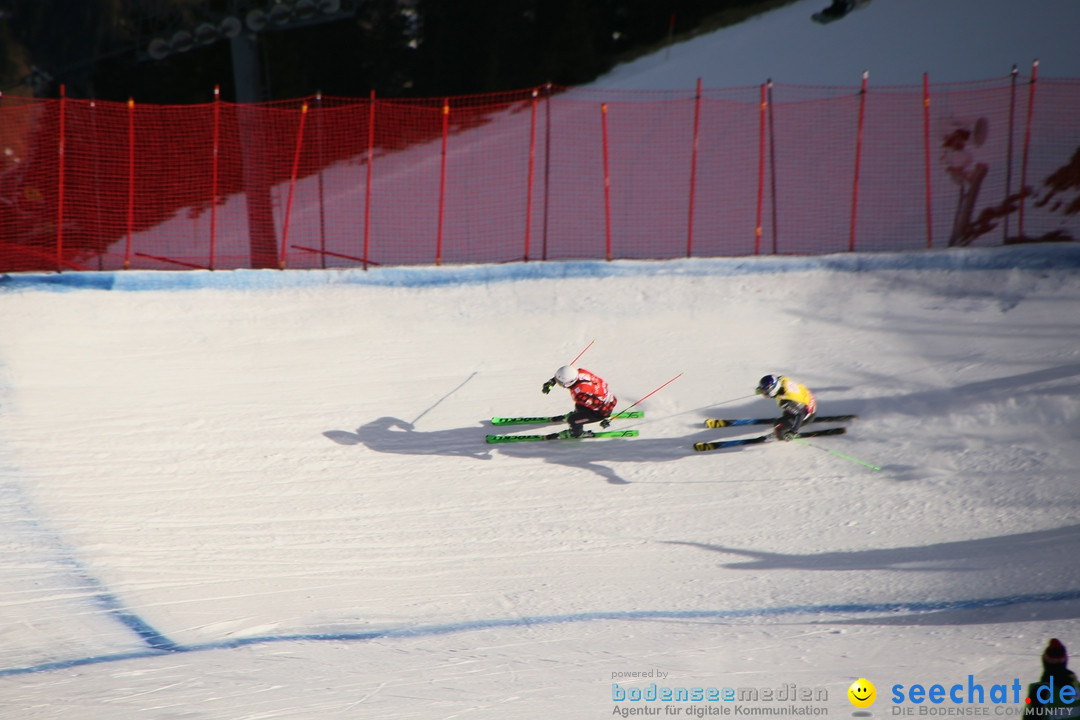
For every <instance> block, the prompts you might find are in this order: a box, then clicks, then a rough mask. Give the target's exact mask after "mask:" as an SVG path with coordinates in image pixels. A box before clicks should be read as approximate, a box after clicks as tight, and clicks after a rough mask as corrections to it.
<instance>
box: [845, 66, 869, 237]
mask: <svg viewBox="0 0 1080 720" xmlns="http://www.w3.org/2000/svg"><path fill="white" fill-rule="evenodd" d="M869 77H870V72H869V71H863V75H862V89H861V90H859V131H858V134H857V135H856V140H855V178H854V181H853V183H852V185H853V187H852V192H851V239H850V240H849V241H848V250H849V251H851V252H855V217H856V215H857V214H858V210H859V164H860V162H861V160H862V143H863V123H864V122H865V119H866V82H867V79H868V78H869Z"/></svg>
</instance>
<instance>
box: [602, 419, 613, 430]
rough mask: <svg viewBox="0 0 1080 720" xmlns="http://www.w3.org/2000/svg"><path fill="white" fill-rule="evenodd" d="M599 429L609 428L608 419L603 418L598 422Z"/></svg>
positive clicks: (609, 421)
mask: <svg viewBox="0 0 1080 720" xmlns="http://www.w3.org/2000/svg"><path fill="white" fill-rule="evenodd" d="M600 427H602V428H606V427H611V420H609V419H608V418H604V419H603V420H601V421H600Z"/></svg>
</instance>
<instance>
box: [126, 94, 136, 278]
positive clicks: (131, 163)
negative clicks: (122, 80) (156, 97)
mask: <svg viewBox="0 0 1080 720" xmlns="http://www.w3.org/2000/svg"><path fill="white" fill-rule="evenodd" d="M134 232H135V99H134V98H128V202H127V243H126V244H125V246H124V269H125V270H129V269H130V268H131V242H132V235H133V234H134Z"/></svg>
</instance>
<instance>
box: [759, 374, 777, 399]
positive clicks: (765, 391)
mask: <svg viewBox="0 0 1080 720" xmlns="http://www.w3.org/2000/svg"><path fill="white" fill-rule="evenodd" d="M754 392H756V393H757V394H758V395H765V396H766V397H776V396H777V394H778V393H779V392H780V378H779V377H778V376H776V375H766V376H765V377H763V378H761V381H760V382H759V383H758V386H757V390H755V391H754Z"/></svg>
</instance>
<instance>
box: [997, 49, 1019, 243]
mask: <svg viewBox="0 0 1080 720" xmlns="http://www.w3.org/2000/svg"><path fill="white" fill-rule="evenodd" d="M1016 73H1017V70H1016V66H1015V65H1013V66H1012V71H1011V72H1010V75H1011V82H1010V84H1009V143H1008V147H1007V148H1006V150H1005V202H1006V203H1007V202H1008V201H1009V196H1010V195H1012V161H1013V126H1014V124H1015V122H1014V121H1015V118H1016ZM1008 239H1009V214H1008V213H1005V217H1004V218H1002V222H1001V242H1002V243H1003V244H1004V243H1005V242H1006V241H1007V240H1008Z"/></svg>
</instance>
